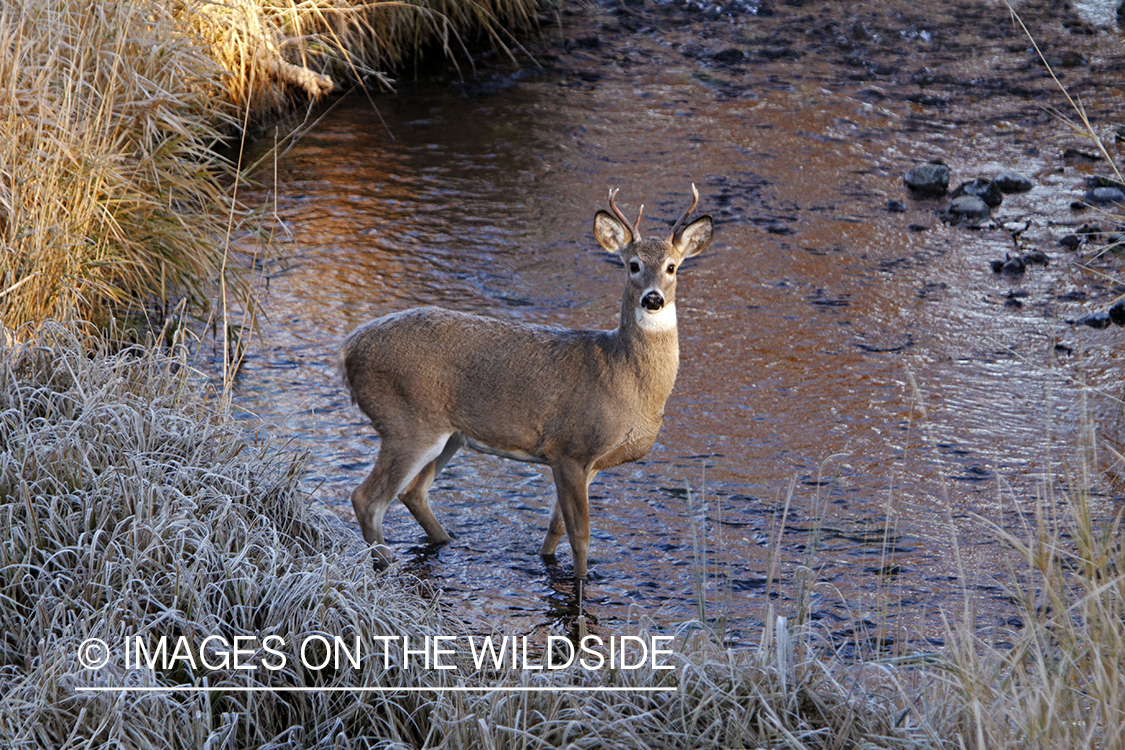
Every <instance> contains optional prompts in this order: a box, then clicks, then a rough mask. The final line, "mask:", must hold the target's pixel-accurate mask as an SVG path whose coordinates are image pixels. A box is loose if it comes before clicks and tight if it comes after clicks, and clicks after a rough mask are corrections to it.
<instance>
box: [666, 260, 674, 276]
mask: <svg viewBox="0 0 1125 750" xmlns="http://www.w3.org/2000/svg"><path fill="white" fill-rule="evenodd" d="M664 271H665V273H667V274H668V275H669V276H674V275H675V273H676V264H675V263H669V264H668V267H667V268H665V269H664Z"/></svg>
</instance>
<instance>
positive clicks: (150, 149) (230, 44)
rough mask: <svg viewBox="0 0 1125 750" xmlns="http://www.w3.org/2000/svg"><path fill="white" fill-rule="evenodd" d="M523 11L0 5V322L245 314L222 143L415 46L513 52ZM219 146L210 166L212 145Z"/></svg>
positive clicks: (233, 183)
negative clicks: (485, 46) (486, 46)
mask: <svg viewBox="0 0 1125 750" xmlns="http://www.w3.org/2000/svg"><path fill="white" fill-rule="evenodd" d="M536 8H537V3H536V2H535V1H534V0H495V1H494V0H479V1H478V0H434V1H432V2H431V1H429V0H427V1H425V2H419V3H374V4H366V3H334V2H307V3H296V2H293V3H281V4H274V3H265V2H254V1H252V0H246V1H243V2H236V3H205V2H203V3H196V2H180V3H173V4H168V3H159V2H152V1H151V0H136V1H135V2H128V3H114V2H103V1H101V0H99V1H97V2H94V3H91V4H84V5H75V4H74V3H67V2H62V1H61V0H17V2H13V3H7V4H5V6H4V8H3V9H2V10H0V39H3V40H4V47H5V50H6V53H5V55H4V56H3V58H2V59H0V101H3V103H4V107H3V111H4V114H3V115H0V127H2V128H3V137H2V138H0V175H2V179H0V248H2V249H3V252H2V253H0V324H2V325H3V326H4V327H6V328H8V329H17V328H19V327H20V326H21V325H23V324H25V323H31V324H38V323H41V322H42V321H44V320H48V319H53V320H66V321H84V322H86V323H90V324H93V325H94V326H95V327H96V328H104V327H105V326H106V325H108V324H109V321H110V320H111V319H113V318H115V317H118V318H120V317H134V318H139V319H141V320H142V321H143V322H146V323H147V325H148V326H149V327H155V328H157V329H159V328H160V327H161V325H162V324H163V322H164V319H165V317H167V316H168V315H169V314H170V312H171V310H172V309H173V308H177V306H178V307H179V308H180V312H181V313H182V312H183V310H184V309H186V310H188V312H190V313H191V314H194V315H196V316H197V317H198V316H205V315H206V313H207V312H208V310H210V309H211V308H212V306H213V305H215V306H217V308H218V309H219V310H220V311H226V309H227V308H228V307H230V308H233V307H236V306H237V307H240V308H244V307H246V306H247V305H251V306H252V303H251V302H250V300H251V298H252V280H251V278H250V273H249V272H248V269H252V268H253V267H254V264H255V262H257V261H258V260H260V259H255V258H247V257H241V256H238V257H235V256H236V255H237V251H236V250H233V249H232V248H231V244H230V238H231V236H232V235H235V234H237V233H239V232H251V231H253V230H255V228H259V229H260V230H261V231H262V232H266V233H268V232H270V231H272V226H271V225H270V222H269V220H268V217H266V218H265V219H261V220H259V218H260V215H261V214H262V212H263V211H264V210H265V209H264V208H263V207H254V206H245V205H243V204H242V203H241V202H240V201H239V199H238V194H237V193H238V185H239V181H240V179H241V171H242V169H243V165H242V164H240V163H239V157H238V156H237V154H238V153H239V149H238V148H237V147H236V148H233V149H231V148H229V143H228V139H229V138H230V137H231V136H232V134H234V133H237V132H241V131H243V129H244V128H245V127H246V126H248V125H249V124H251V123H254V122H257V121H259V120H260V119H261V118H264V117H269V116H275V115H278V114H281V113H285V112H289V111H292V110H294V109H298V108H300V107H303V106H304V105H305V103H306V102H308V101H310V100H316V99H317V98H319V97H321V96H323V95H325V94H327V93H329V92H331V91H333V90H336V89H338V88H340V87H342V86H346V85H350V84H352V83H358V82H361V81H362V82H366V83H367V84H370V85H380V84H386V83H387V82H388V80H389V78H388V76H389V74H390V73H392V72H393V71H394V70H395V69H396V68H398V67H400V66H402V65H404V64H405V63H406V62H408V61H410V60H411V59H413V58H415V57H416V56H419V55H422V54H423V51H424V50H432V51H433V52H434V53H436V54H446V55H454V54H458V53H460V52H461V50H462V49H463V48H464V47H465V46H466V45H468V44H480V43H491V44H493V45H494V46H496V47H498V48H500V49H503V50H508V51H510V50H511V49H513V48H517V47H518V42H517V41H516V40H515V38H514V36H513V35H512V34H513V31H514V30H519V29H522V28H526V27H528V26H529V25H531V24H532V23H533V21H534V14H535V12H536ZM224 144H226V145H227V146H228V147H227V148H225V149H223V152H224V153H234V154H235V156H233V157H232V158H230V159H228V158H224V157H223V156H220V155H219V152H218V150H217V149H218V147H219V146H221V145H224Z"/></svg>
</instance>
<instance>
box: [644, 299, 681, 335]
mask: <svg viewBox="0 0 1125 750" xmlns="http://www.w3.org/2000/svg"><path fill="white" fill-rule="evenodd" d="M633 315H634V316H635V317H636V319H637V325H639V326H640V327H641V330H643V331H649V332H650V333H662V332H664V331H669V330H671V329H673V328H675V327H676V303H675V302H673V303H672V304H670V305H665V306H664V307H662V308H660V309H659V310H656V311H654V312H650V311H648V310H646V309H644V308H643V307H634V308H633Z"/></svg>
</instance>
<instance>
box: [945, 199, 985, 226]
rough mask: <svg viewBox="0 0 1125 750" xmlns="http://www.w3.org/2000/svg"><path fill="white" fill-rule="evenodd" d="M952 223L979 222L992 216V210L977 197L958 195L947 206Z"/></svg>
mask: <svg viewBox="0 0 1125 750" xmlns="http://www.w3.org/2000/svg"><path fill="white" fill-rule="evenodd" d="M949 215H950V217H951V218H952V219H953V220H954V221H963V220H967V221H981V220H984V219H987V218H988V217H989V216H991V215H992V209H991V208H989V207H988V203H986V202H985V201H984V199H983V198H981V197H980V196H979V195H959V196H957V197H956V198H954V199H953V202H952V203H950V204H949Z"/></svg>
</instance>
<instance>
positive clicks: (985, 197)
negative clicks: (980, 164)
mask: <svg viewBox="0 0 1125 750" xmlns="http://www.w3.org/2000/svg"><path fill="white" fill-rule="evenodd" d="M950 195H952V197H953V198H954V203H956V199H957V198H960V197H965V196H976V197H977V198H980V199H981V201H983V202H984V203H985V205H986V206H987V207H988V208H990V209H991V208H996V207H998V206H999V205H1000V204H1001V203H1002V202H1003V201H1004V194H1003V192H1002V191H1001V190H1000V186H998V185H997V184H996V183H995V182H994V181H992V180H986V179H985V178H983V177H977V178H976V179H974V180H969V181H968V182H962V183H961V184H960V185H958V186H957V189H956V190H954V191H953V192H952V193H951V194H950ZM950 210H951V211H952V210H953V207H952V206H951V207H950Z"/></svg>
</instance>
